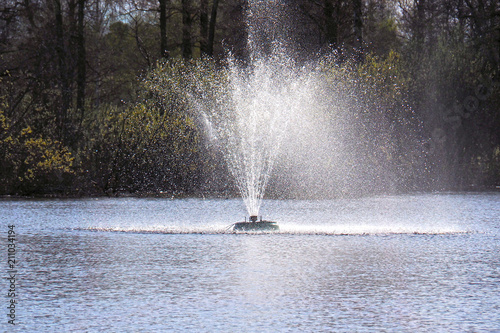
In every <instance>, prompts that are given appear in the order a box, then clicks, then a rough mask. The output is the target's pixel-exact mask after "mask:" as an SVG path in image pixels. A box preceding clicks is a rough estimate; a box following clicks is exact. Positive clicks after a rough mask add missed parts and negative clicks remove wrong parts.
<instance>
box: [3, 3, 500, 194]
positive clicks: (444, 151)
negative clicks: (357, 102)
mask: <svg viewBox="0 0 500 333" xmlns="http://www.w3.org/2000/svg"><path fill="white" fill-rule="evenodd" d="M277 3H278V5H280V6H282V7H283V13H285V14H286V15H287V20H284V22H286V24H285V25H283V26H282V27H281V28H282V29H283V31H284V32H285V33H286V40H287V41H288V43H289V44H290V45H288V48H289V49H290V52H292V53H294V56H295V57H296V58H297V59H300V61H304V62H307V61H309V60H313V59H318V57H321V56H322V55H325V54H331V53H333V54H335V55H336V58H335V59H336V60H335V61H336V63H337V65H338V66H341V67H342V66H344V67H346V68H347V67H349V68H350V70H351V71H355V72H356V71H357V72H358V73H359V75H361V77H365V78H370V75H375V76H377V78H376V80H372V81H373V82H374V84H375V83H376V85H377V86H378V87H379V88H380V91H382V93H383V94H385V98H387V99H390V98H391V96H390V91H392V90H390V89H389V88H391V87H392V88H394V86H398V89H399V88H400V87H402V88H404V91H405V97H404V98H402V99H401V101H402V103H403V104H404V105H401V107H403V108H408V107H411V109H412V110H413V112H411V113H407V114H408V115H409V117H410V116H411V117H412V118H416V119H407V120H408V121H409V122H413V123H418V124H419V125H417V126H418V127H419V129H418V131H419V140H420V141H421V143H422V145H421V150H420V151H419V153H418V154H415V156H413V157H411V158H408V160H409V161H410V163H412V162H415V163H417V160H418V164H419V168H420V172H421V175H420V176H419V177H415V178H413V179H403V180H402V181H404V182H411V184H410V186H407V187H404V186H403V187H401V189H403V190H404V189H405V188H406V189H411V190H470V189H475V188H477V189H484V188H491V187H493V188H494V187H495V186H498V185H500V85H499V82H500V3H499V2H498V1H496V0H446V1H445V0H377V1H375V0H354V1H341V0H315V1H310V0H286V1H285V0H283V1H277ZM247 6H248V4H247V2H246V1H245V0H158V1H154V0H134V1H126V0H121V1H107V0H23V1H21V0H19V1H15V0H4V1H2V4H1V5H0V161H1V167H0V179H1V181H0V194H12V195H14V194H17V195H39V194H60V195H68V194H71V195H99V194H108V195H114V194H117V193H121V192H128V193H136V194H141V193H148V194H149V193H159V192H165V193H168V194H178V193H186V194H200V193H204V192H216V193H221V192H224V193H226V192H228V191H233V190H234V186H233V185H231V180H230V179H228V176H227V172H225V171H224V165H223V161H222V159H221V158H220V156H217V153H216V152H213V151H210V150H209V149H208V148H207V147H206V145H205V144H204V143H203V142H202V141H203V138H202V134H201V133H200V131H199V129H198V126H196V120H195V119H193V117H192V115H190V113H189V112H188V111H186V110H187V107H186V105H185V104H184V103H183V102H182V100H181V99H180V98H179V96H175V94H171V95H169V94H163V93H159V92H158V90H157V89H155V88H154V87H153V86H152V85H154V82H156V81H155V79H154V78H153V79H152V77H154V76H155V75H157V74H158V68H161V69H162V73H163V74H162V75H167V76H168V75H169V73H170V72H177V73H178V72H182V71H183V70H186V71H189V68H190V67H189V63H193V62H195V61H197V60H198V59H206V61H209V62H210V61H215V62H216V63H218V62H219V61H222V60H223V59H224V58H225V57H226V56H227V54H228V52H230V53H231V54H232V56H234V57H236V58H238V59H241V60H243V61H244V60H245V59H246V57H248V52H247V51H246V48H245V46H246V38H247V31H246V27H245V10H246V8H247ZM285 14H284V15H285ZM165 64H168V65H167V66H166V65H165ZM371 79H373V78H371ZM371 79H370V80H371ZM375 81H376V82H375ZM370 82H371V81H370ZM384 85H385V86H387V87H385V86H384ZM388 85H391V86H390V87H389V86H388ZM385 88H387V89H385ZM392 88H391V89H392ZM388 104H391V105H393V104H394V103H392V102H390V103H388ZM391 108H393V109H394V107H393V106H391ZM387 110H389V109H387ZM387 110H386V111H387ZM386 111H384V112H386ZM377 112H381V111H380V110H378V111H377ZM387 112H389V111H387ZM390 112H392V111H390ZM372 116H373V117H378V116H380V115H378V116H377V114H373V115H372ZM382 116H384V115H382ZM368 119H369V118H368ZM399 121H401V120H399ZM399 135H401V136H404V133H399ZM365 139H367V140H369V139H371V138H365ZM402 154H403V153H402ZM393 157H394V156H386V157H381V158H386V159H387V160H388V161H386V162H387V163H391V162H390V160H392V159H393ZM379 162H380V161H379Z"/></svg>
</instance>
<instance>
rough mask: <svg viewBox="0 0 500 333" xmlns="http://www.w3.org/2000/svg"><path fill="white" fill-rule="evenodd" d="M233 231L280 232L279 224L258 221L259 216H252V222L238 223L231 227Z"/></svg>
mask: <svg viewBox="0 0 500 333" xmlns="http://www.w3.org/2000/svg"><path fill="white" fill-rule="evenodd" d="M231 230H232V231H279V230H280V228H279V226H278V223H276V222H272V221H263V220H262V218H261V220H260V221H257V216H250V222H238V223H235V224H233V225H232V226H231Z"/></svg>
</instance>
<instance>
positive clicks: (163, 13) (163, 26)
mask: <svg viewBox="0 0 500 333" xmlns="http://www.w3.org/2000/svg"><path fill="white" fill-rule="evenodd" d="M159 2H160V56H161V57H162V58H168V48H167V0H159Z"/></svg>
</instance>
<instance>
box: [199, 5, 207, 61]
mask: <svg viewBox="0 0 500 333" xmlns="http://www.w3.org/2000/svg"><path fill="white" fill-rule="evenodd" d="M207 38H208V0H201V1H200V52H201V54H202V55H206V54H207V50H208V45H207V42H208V41H207Z"/></svg>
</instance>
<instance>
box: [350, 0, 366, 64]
mask: <svg viewBox="0 0 500 333" xmlns="http://www.w3.org/2000/svg"><path fill="white" fill-rule="evenodd" d="M353 6H354V38H355V41H354V47H355V50H354V52H355V59H356V61H357V62H363V60H364V52H363V1H362V0H354V1H353Z"/></svg>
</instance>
